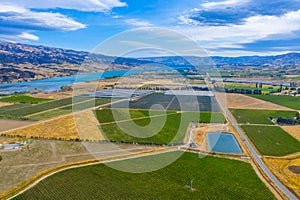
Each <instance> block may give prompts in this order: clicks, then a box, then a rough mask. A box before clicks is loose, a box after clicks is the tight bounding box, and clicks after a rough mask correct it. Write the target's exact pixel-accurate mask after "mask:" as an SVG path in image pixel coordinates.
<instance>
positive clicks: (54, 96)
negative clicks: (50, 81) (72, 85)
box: [28, 91, 73, 100]
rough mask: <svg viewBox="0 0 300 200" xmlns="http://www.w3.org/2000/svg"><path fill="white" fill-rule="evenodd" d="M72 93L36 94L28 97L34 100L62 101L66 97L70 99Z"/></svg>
mask: <svg viewBox="0 0 300 200" xmlns="http://www.w3.org/2000/svg"><path fill="white" fill-rule="evenodd" d="M72 94H73V91H68V92H47V93H38V94H28V96H31V97H35V98H47V99H55V100H57V99H63V98H67V97H71V96H72Z"/></svg>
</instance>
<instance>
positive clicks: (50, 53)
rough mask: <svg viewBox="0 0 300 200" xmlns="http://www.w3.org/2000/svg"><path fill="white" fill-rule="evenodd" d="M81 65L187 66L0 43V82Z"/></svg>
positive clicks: (271, 59) (293, 56) (292, 60)
mask: <svg viewBox="0 0 300 200" xmlns="http://www.w3.org/2000/svg"><path fill="white" fill-rule="evenodd" d="M189 59H192V60H193V63H196V64H197V63H198V64H202V63H205V60H206V59H209V58H205V57H204V58H203V57H202V58H200V57H189ZM211 59H212V60H213V61H214V62H215V64H216V65H218V66H222V65H232V66H237V65H238V66H265V65H273V66H275V65H276V66H286V65H300V53H288V54H284V55H276V56H242V57H221V56H215V57H211ZM83 62H87V63H90V64H95V63H96V64H99V63H102V64H110V65H111V66H112V68H113V69H129V68H131V67H133V66H140V65H145V64H149V63H159V64H163V65H167V66H172V67H186V66H189V63H188V62H187V61H186V60H184V59H183V58H182V57H179V56H169V57H168V56H167V57H151V58H139V59H136V58H122V57H120V58H116V57H112V56H106V55H98V54H91V53H89V52H85V51H75V50H68V49H62V48H54V47H46V46H34V45H27V44H18V43H9V42H0V82H15V81H29V80H34V79H41V78H49V77H53V76H67V75H71V74H74V73H76V72H77V71H78V65H81V64H82V63H83Z"/></svg>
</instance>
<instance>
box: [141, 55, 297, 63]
mask: <svg viewBox="0 0 300 200" xmlns="http://www.w3.org/2000/svg"><path fill="white" fill-rule="evenodd" d="M210 58H211V60H212V61H213V62H214V63H215V64H216V65H217V66H223V65H232V66H265V65H270V66H286V65H300V53H288V54H283V55H276V56H241V57H221V56H212V57H210ZM206 59H209V58H207V57H206V58H205V57H204V58H203V57H193V56H191V57H188V60H189V61H192V63H193V64H194V63H195V64H197V63H198V64H201V63H209V61H207V60H206ZM140 60H143V61H148V62H150V61H152V62H157V63H161V64H167V65H188V64H189V63H188V62H187V60H184V59H183V58H182V57H180V56H167V57H164V56H163V57H150V58H141V59H140Z"/></svg>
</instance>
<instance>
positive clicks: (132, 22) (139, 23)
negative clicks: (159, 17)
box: [125, 19, 152, 27]
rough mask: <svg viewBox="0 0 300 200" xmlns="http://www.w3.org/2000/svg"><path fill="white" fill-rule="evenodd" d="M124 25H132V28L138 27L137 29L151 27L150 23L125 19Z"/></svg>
mask: <svg viewBox="0 0 300 200" xmlns="http://www.w3.org/2000/svg"><path fill="white" fill-rule="evenodd" d="M125 23H126V24H129V25H132V26H138V27H148V26H152V24H151V23H150V22H147V21H140V20H138V19H126V20H125Z"/></svg>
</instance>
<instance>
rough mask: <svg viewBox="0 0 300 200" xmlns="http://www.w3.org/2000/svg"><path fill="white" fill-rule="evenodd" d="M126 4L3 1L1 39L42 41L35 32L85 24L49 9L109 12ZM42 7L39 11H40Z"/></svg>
mask: <svg viewBox="0 0 300 200" xmlns="http://www.w3.org/2000/svg"><path fill="white" fill-rule="evenodd" d="M121 6H126V4H125V3H123V2H120V1H119V0H85V1H82V0H72V1H69V0H43V1H37V0H26V1H24V0H14V1H11V0H2V1H1V2H0V26H1V30H0V40H9V41H24V40H33V41H34V40H38V39H39V38H38V37H37V36H36V35H34V34H33V33H34V32H35V31H74V30H78V29H82V28H86V25H85V24H82V23H80V22H77V21H75V20H74V19H72V18H70V17H68V16H66V15H63V14H61V13H59V12H50V11H48V9H56V8H63V9H73V10H79V11H93V12H106V11H108V10H110V9H112V8H113V7H121ZM36 9H39V10H36Z"/></svg>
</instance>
